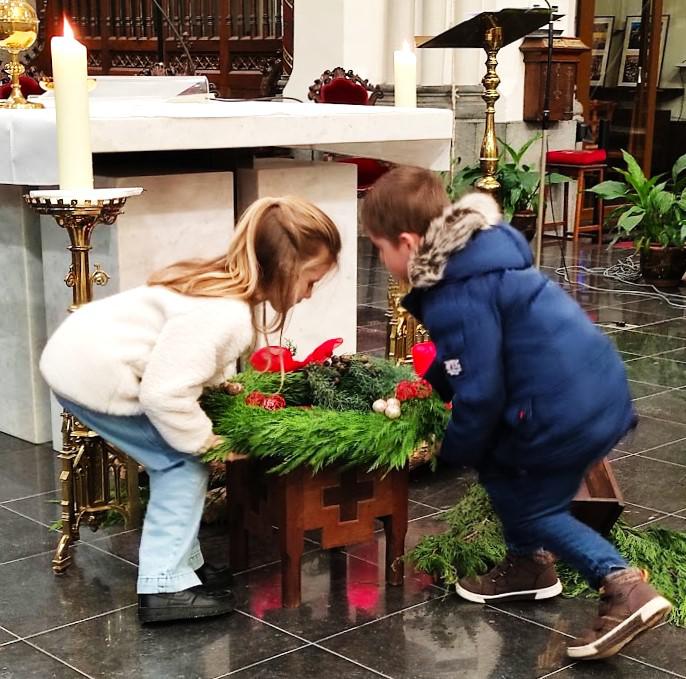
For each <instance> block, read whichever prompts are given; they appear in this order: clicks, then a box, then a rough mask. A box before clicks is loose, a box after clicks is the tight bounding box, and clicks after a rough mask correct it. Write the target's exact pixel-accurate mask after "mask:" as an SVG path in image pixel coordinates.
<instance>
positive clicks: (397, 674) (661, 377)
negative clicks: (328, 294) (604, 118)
mask: <svg viewBox="0 0 686 679" xmlns="http://www.w3.org/2000/svg"><path fill="white" fill-rule="evenodd" d="M360 250H361V254H360V272H359V273H360V276H359V279H360V288H359V300H358V301H359V304H360V313H359V317H360V330H359V342H360V349H361V350H367V351H371V352H375V353H379V352H382V351H383V345H384V332H385V331H384V308H385V299H386V290H385V280H386V278H385V275H384V274H383V272H382V271H381V270H380V269H379V268H378V261H377V260H375V259H374V257H373V255H372V253H371V250H370V248H369V247H368V243H367V242H366V241H364V240H362V241H361V248H360ZM625 254H626V253H625V252H621V251H614V252H612V253H607V252H606V251H605V250H600V249H598V248H597V247H594V246H585V247H582V248H581V249H580V250H579V251H578V252H574V251H573V250H572V248H571V247H569V248H568V249H567V263H568V264H569V265H571V264H574V263H580V264H583V265H584V266H599V265H606V264H609V263H612V262H613V261H615V260H616V259H617V258H618V257H620V256H624V255H625ZM559 262H560V251H559V248H558V247H557V246H555V245H551V246H547V247H546V249H545V264H546V269H545V270H546V273H548V274H549V275H550V276H551V277H554V278H556V276H555V271H554V270H555V268H556V267H557V266H558V265H559ZM571 280H573V281H574V282H573V283H571V284H566V287H567V289H568V290H569V291H570V293H571V294H573V295H574V296H575V297H576V298H577V299H578V300H579V302H580V303H581V304H582V305H583V306H584V308H585V309H586V310H587V312H588V313H589V315H590V316H591V317H592V318H593V320H594V321H595V322H596V323H599V324H600V325H601V326H603V328H604V329H605V330H606V331H607V332H608V333H610V335H611V337H612V339H613V341H614V342H616V344H617V347H618V348H619V350H620V351H622V353H623V355H624V358H625V360H626V362H627V370H628V372H629V376H630V378H631V381H632V383H631V384H632V389H633V392H634V395H635V397H636V407H637V409H638V410H639V412H640V414H641V423H640V425H639V427H638V430H637V431H636V432H635V434H634V435H632V436H631V437H630V438H629V439H627V440H625V441H622V442H621V443H619V444H618V446H617V449H616V450H615V451H614V452H613V454H612V457H613V461H612V465H613V467H614V470H615V473H616V475H617V478H618V480H619V483H620V485H621V487H622V490H623V491H624V495H625V499H626V502H627V504H626V510H625V512H624V518H625V519H626V520H627V521H629V522H630V523H632V524H637V525H639V524H640V525H651V524H652V525H662V526H669V527H671V528H674V529H677V530H682V531H683V530H686V407H685V406H686V314H685V312H684V311H683V310H679V309H675V308H673V307H670V306H667V305H666V304H665V303H664V302H661V301H657V300H653V299H645V298H639V297H634V296H625V295H622V294H619V292H618V291H619V290H623V289H627V288H628V286H626V285H622V284H610V283H609V282H608V281H606V280H602V279H598V278H591V277H588V276H585V275H583V274H579V275H578V276H577V275H576V274H575V275H573V276H572V278H571ZM583 281H586V282H590V283H593V284H596V285H599V286H600V287H603V288H605V290H603V291H599V292H594V291H588V290H586V289H584V288H583V287H581V285H579V282H583ZM0 461H2V463H3V465H2V473H1V474H0V678H2V679H7V678H10V677H12V678H15V677H16V678H21V679H23V678H25V677H39V678H41V679H43V678H47V677H59V678H72V677H84V676H86V677H106V678H109V677H121V678H125V679H128V678H136V679H139V678H140V679H147V678H154V679H158V678H159V679H167V678H172V677H178V678H180V679H187V678H196V677H197V678H208V679H209V678H212V677H215V678H218V677H225V676H229V675H232V674H236V675H237V676H239V677H245V678H246V679H247V678H248V677H264V678H266V679H269V678H276V677H297V678H305V677H330V676H337V677H351V678H360V679H361V678H363V677H364V678H367V677H369V678H372V677H379V676H381V677H393V678H398V679H400V678H401V677H403V678H404V677H407V678H410V677H412V678H424V677H426V678H427V679H437V678H439V677H446V678H447V677H464V678H469V679H485V678H493V679H496V678H499V679H500V678H502V679H518V678H520V677H521V678H528V677H534V678H535V677H550V676H555V677H559V678H560V679H572V678H577V677H589V678H591V677H603V678H615V677H626V678H631V679H634V678H636V679H648V678H652V677H656V678H657V677H686V631H685V630H680V629H676V628H674V627H672V626H670V625H662V626H661V627H660V628H659V629H657V630H654V631H653V632H652V633H651V634H650V635H649V636H646V637H644V638H642V639H639V640H637V641H636V642H635V643H634V644H632V645H631V646H630V647H629V648H628V649H627V650H626V652H625V653H623V654H622V655H621V656H619V657H617V658H615V659H613V660H610V661H607V662H603V663H598V664H586V665H584V664H579V663H576V664H575V663H571V662H569V661H568V660H567V659H566V658H565V655H564V649H565V644H566V642H567V640H568V639H569V637H570V635H572V634H574V632H575V631H576V630H578V629H579V627H580V626H582V625H583V624H584V623H585V622H586V621H587V620H588V618H589V616H590V615H591V614H592V612H593V610H594V606H593V604H592V603H591V602H588V601H580V600H565V599H557V600H553V601H551V602H545V603H539V604H522V603H519V604H508V605H502V606H485V607H484V606H478V605H474V604H469V603H467V602H464V601H461V600H460V599H458V598H457V597H456V596H455V595H454V594H451V593H450V592H448V591H446V590H444V589H442V588H441V587H440V586H437V585H435V584H433V583H432V582H431V580H430V579H429V578H428V577H426V576H424V575H420V574H416V573H413V572H410V573H409V574H408V576H407V578H406V581H405V584H404V585H403V586H402V587H397V588H392V587H386V585H385V583H384V574H383V538H382V536H381V535H379V536H378V537H377V539H376V540H375V541H374V542H371V543H370V544H365V545H360V546H358V547H355V548H353V549H349V550H346V551H336V552H325V551H322V550H320V549H319V548H318V546H317V544H316V542H313V541H312V542H309V543H308V548H307V551H306V555H305V556H304V558H303V605H302V606H301V608H299V609H297V610H284V609H282V608H281V607H280V593H279V569H278V563H277V562H276V561H275V560H276V558H277V556H276V553H275V550H274V545H273V544H265V545H260V546H259V549H256V550H255V551H254V553H253V557H252V559H253V561H252V566H251V568H250V569H249V570H248V571H246V572H243V573H241V574H239V575H238V576H237V582H236V594H237V598H238V610H237V612H236V613H235V614H234V615H232V616H229V617H227V618H224V619H217V620H213V621H206V622H202V621H199V622H196V623H194V624H176V625H167V626H161V627H155V628H142V627H140V626H139V625H138V623H137V620H136V595H135V576H136V560H137V545H138V539H139V534H138V531H128V532H127V531H123V530H122V528H121V527H112V528H107V529H102V530H101V531H99V532H97V533H90V532H89V531H88V530H87V529H85V530H84V531H83V535H82V538H83V539H82V542H81V543H80V544H79V545H78V547H77V549H76V556H75V564H74V565H73V566H72V568H71V569H70V570H69V571H68V572H67V573H66V574H65V575H63V576H61V577H56V576H54V575H53V574H52V572H51V570H50V560H51V557H52V550H53V548H54V546H55V543H56V534H55V533H54V532H51V531H50V530H49V525H50V523H51V522H52V521H54V520H55V519H56V518H57V516H58V508H57V505H56V500H57V493H56V490H55V489H56V487H57V475H58V467H57V461H56V459H55V455H54V453H53V452H52V451H51V450H50V449H49V447H48V446H31V445H28V444H26V443H25V442H22V441H19V440H16V439H12V438H10V437H7V436H0ZM469 480H470V476H469V475H468V474H466V473H464V472H461V471H456V470H449V469H444V468H439V470H438V471H437V472H436V473H435V474H432V473H430V472H429V471H427V470H420V471H418V472H417V473H416V474H415V475H414V477H413V480H412V485H411V506H410V516H411V523H410V526H409V533H408V541H407V543H408V546H409V547H411V546H413V545H414V544H416V542H417V541H418V540H419V539H420V538H421V537H422V536H423V535H426V534H429V533H433V532H436V531H439V530H441V523H440V521H439V520H438V519H439V516H440V513H441V512H442V511H443V510H445V509H446V508H448V507H450V506H451V505H452V504H454V503H455V502H456V501H457V500H458V499H459V498H460V496H461V495H462V493H463V492H464V490H465V488H466V486H467V484H468V482H469ZM203 545H204V548H205V552H206V556H207V557H208V558H209V560H211V561H214V562H222V561H225V560H226V552H227V544H226V539H225V537H224V532H223V531H222V530H220V529H216V528H215V529H212V530H210V529H208V530H205V531H204V532H203Z"/></svg>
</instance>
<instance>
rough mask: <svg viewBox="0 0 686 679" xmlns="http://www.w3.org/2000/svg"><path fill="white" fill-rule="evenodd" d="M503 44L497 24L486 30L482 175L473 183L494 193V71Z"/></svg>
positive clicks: (497, 186) (496, 164) (496, 76)
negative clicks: (484, 127)
mask: <svg viewBox="0 0 686 679" xmlns="http://www.w3.org/2000/svg"><path fill="white" fill-rule="evenodd" d="M502 44H503V31H502V29H501V28H500V27H499V26H494V27H493V28H490V29H488V30H487V31H486V36H485V39H484V49H485V50H486V55H487V57H486V75H485V76H484V77H483V79H482V81H481V83H482V85H483V86H484V93H483V94H482V95H481V98H482V99H483V100H484V101H485V102H486V129H485V130H484V138H483V140H482V142H481V153H480V155H479V160H480V161H481V174H482V176H481V177H480V178H479V179H477V181H476V183H475V184H474V185H475V186H476V188H477V189H481V190H482V191H491V192H492V193H495V192H496V191H497V190H498V189H499V188H500V182H499V181H498V180H497V179H496V178H495V175H496V172H497V171H498V139H497V137H496V134H495V102H496V101H498V99H499V98H500V95H499V94H498V85H499V84H500V78H499V77H498V74H497V73H496V66H497V65H498V59H497V56H498V50H499V49H500V48H501V47H502Z"/></svg>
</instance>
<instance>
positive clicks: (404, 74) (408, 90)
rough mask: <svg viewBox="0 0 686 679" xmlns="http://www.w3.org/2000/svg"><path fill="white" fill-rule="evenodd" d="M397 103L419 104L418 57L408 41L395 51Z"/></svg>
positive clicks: (401, 104) (405, 104)
mask: <svg viewBox="0 0 686 679" xmlns="http://www.w3.org/2000/svg"><path fill="white" fill-rule="evenodd" d="M393 66H394V72H395V105H396V106H411V107H413V108H414V107H416V106H417V57H416V56H415V53H414V52H413V51H412V50H411V49H410V46H409V45H408V43H407V42H404V43H403V48H402V49H401V50H396V51H395V52H394V53H393Z"/></svg>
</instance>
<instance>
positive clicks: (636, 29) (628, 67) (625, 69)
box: [617, 14, 669, 87]
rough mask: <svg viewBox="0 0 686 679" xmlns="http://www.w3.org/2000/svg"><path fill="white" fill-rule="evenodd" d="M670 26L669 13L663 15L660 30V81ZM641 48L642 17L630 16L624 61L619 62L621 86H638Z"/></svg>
mask: <svg viewBox="0 0 686 679" xmlns="http://www.w3.org/2000/svg"><path fill="white" fill-rule="evenodd" d="M668 26H669V14H663V15H662V29H661V31H660V63H659V65H658V68H657V80H658V83H659V82H660V73H661V72H662V59H663V58H664V56H665V45H666V44H667V27H668ZM640 49H641V17H640V16H628V17H627V18H626V27H625V28H624V46H623V48H622V61H621V62H620V64H619V75H618V76H617V84H618V85H620V86H621V87H636V85H637V83H638V58H639V53H640Z"/></svg>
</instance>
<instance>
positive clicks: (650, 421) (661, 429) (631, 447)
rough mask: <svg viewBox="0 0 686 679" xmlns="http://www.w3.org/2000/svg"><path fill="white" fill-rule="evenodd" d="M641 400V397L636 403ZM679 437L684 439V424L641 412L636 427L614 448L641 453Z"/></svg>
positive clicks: (685, 425)
mask: <svg viewBox="0 0 686 679" xmlns="http://www.w3.org/2000/svg"><path fill="white" fill-rule="evenodd" d="M645 400H648V399H645ZM642 402H643V399H642V400H641V401H638V402H637V404H636V405H638V404H639V403H642ZM681 439H686V424H681V423H679V422H667V421H665V420H662V419H656V418H653V417H649V416H647V415H643V414H642V415H641V416H640V417H639V419H638V425H637V427H636V428H635V429H634V430H633V431H631V432H629V434H628V435H627V436H625V437H624V438H623V439H622V440H621V441H619V443H617V444H616V445H615V448H617V449H619V450H623V451H626V452H627V453H641V452H643V451H645V450H648V449H649V448H655V447H657V446H662V445H664V444H666V443H671V442H673V441H678V440H681Z"/></svg>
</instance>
